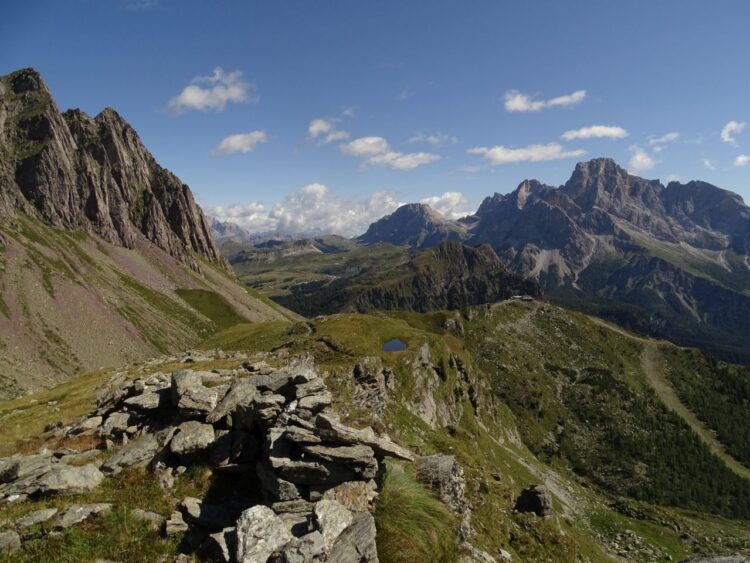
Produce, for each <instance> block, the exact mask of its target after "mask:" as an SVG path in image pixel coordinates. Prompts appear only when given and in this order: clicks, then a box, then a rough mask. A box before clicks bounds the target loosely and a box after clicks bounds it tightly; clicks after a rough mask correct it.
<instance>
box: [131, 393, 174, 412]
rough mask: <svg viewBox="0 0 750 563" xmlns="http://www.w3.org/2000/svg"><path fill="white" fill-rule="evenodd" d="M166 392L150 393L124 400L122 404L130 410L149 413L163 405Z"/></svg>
mask: <svg viewBox="0 0 750 563" xmlns="http://www.w3.org/2000/svg"><path fill="white" fill-rule="evenodd" d="M165 396H166V391H165V390H160V391H151V392H147V393H143V394H142V395H136V396H135V397H129V398H127V399H125V402H124V404H125V405H126V406H128V407H130V408H133V409H135V410H137V411H142V412H151V411H155V410H158V409H159V408H160V407H161V406H162V405H163V404H164V403H165Z"/></svg>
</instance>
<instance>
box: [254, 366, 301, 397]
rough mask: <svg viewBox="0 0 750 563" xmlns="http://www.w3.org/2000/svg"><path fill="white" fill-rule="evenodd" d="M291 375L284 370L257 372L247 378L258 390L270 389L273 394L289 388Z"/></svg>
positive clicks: (284, 391)
mask: <svg viewBox="0 0 750 563" xmlns="http://www.w3.org/2000/svg"><path fill="white" fill-rule="evenodd" d="M292 379H293V377H292V376H291V375H289V374H288V373H286V372H284V371H274V372H272V373H269V374H259V375H256V376H254V377H251V378H249V379H248V381H250V382H252V384H253V385H255V387H256V388H257V389H258V391H261V392H263V391H270V392H271V393H274V394H285V393H286V392H287V391H288V390H289V386H290V384H291V383H292Z"/></svg>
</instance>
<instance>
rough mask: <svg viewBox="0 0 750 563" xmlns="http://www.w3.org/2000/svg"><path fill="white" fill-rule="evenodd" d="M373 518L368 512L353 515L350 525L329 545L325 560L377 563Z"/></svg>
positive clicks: (338, 562)
mask: <svg viewBox="0 0 750 563" xmlns="http://www.w3.org/2000/svg"><path fill="white" fill-rule="evenodd" d="M375 532H376V530H375V519H374V518H373V517H372V514H370V513H369V512H360V513H358V514H355V515H354V518H353V520H352V523H351V525H350V526H349V527H348V528H347V529H346V530H344V531H343V532H342V533H341V535H340V536H339V537H338V539H337V540H336V542H335V543H334V544H333V546H332V547H331V550H330V552H329V553H328V559H327V561H330V562H334V561H335V562H336V563H377V562H378V549H377V546H376V544H375Z"/></svg>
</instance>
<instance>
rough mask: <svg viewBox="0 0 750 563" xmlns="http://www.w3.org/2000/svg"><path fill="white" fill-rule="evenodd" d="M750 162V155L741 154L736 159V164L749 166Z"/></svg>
mask: <svg viewBox="0 0 750 563" xmlns="http://www.w3.org/2000/svg"><path fill="white" fill-rule="evenodd" d="M748 164H750V155H746V154H740V155H738V156H737V158H735V159H734V165H735V166H739V167H742V166H747V165H748Z"/></svg>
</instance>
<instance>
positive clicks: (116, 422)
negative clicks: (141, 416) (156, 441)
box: [99, 412, 132, 436]
mask: <svg viewBox="0 0 750 563" xmlns="http://www.w3.org/2000/svg"><path fill="white" fill-rule="evenodd" d="M131 416H132V415H131V414H130V413H128V412H113V413H112V414H110V415H109V416H108V417H107V419H106V420H105V421H104V423H103V424H102V425H101V427H100V428H99V434H100V435H102V436H110V435H112V434H122V433H123V432H125V430H127V429H128V426H130V419H131Z"/></svg>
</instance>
